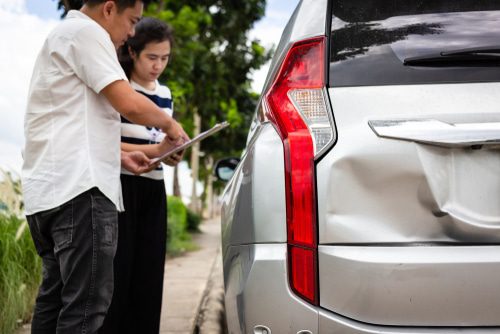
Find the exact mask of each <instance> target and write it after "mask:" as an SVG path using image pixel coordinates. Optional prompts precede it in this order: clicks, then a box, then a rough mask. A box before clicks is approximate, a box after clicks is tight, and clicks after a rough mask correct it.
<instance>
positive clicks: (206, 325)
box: [17, 218, 224, 334]
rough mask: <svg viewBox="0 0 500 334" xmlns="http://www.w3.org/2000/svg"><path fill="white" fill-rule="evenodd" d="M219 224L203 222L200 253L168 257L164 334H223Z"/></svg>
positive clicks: (23, 330) (26, 329)
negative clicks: (221, 322)
mask: <svg viewBox="0 0 500 334" xmlns="http://www.w3.org/2000/svg"><path fill="white" fill-rule="evenodd" d="M219 222H220V220H219V218H216V219H211V220H205V221H203V223H202V224H201V225H200V229H201V231H202V233H200V234H195V235H194V237H193V239H194V242H195V243H196V244H197V245H198V246H199V249H198V250H197V251H193V252H189V253H186V254H185V255H182V256H179V257H175V258H169V257H168V254H167V261H166V263H165V279H164V282H163V307H162V313H161V325H160V333H161V334H170V333H172V334H180V333H183V334H193V333H199V334H219V333H223V332H224V331H223V330H222V329H221V327H220V321H219V320H220V319H219V318H220V317H219V316H220V315H221V314H223V312H224V309H223V307H222V303H221V298H222V297H221V295H222V293H223V288H222V286H223V284H222V269H221V268H222V267H221V256H220V223H219ZM214 294H215V295H216V296H214ZM214 299H215V301H214ZM214 305H215V306H214ZM214 312H216V313H217V314H215V315H214ZM200 315H201V316H200ZM30 332H31V326H30V325H29V324H27V325H24V326H23V327H22V328H21V329H20V330H19V331H18V332H17V334H29V333H30Z"/></svg>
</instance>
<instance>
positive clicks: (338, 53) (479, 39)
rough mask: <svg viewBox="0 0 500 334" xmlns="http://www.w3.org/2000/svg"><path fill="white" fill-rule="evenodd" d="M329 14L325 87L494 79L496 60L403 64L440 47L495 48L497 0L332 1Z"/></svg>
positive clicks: (498, 77) (499, 42)
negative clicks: (439, 64) (330, 14)
mask: <svg viewBox="0 0 500 334" xmlns="http://www.w3.org/2000/svg"><path fill="white" fill-rule="evenodd" d="M332 13H333V17H332V34H331V43H330V45H331V46H330V85H331V86H363V85H398V84H423V83H456V82H484V81H500V61H499V62H498V64H496V63H494V62H488V63H485V64H479V63H474V62H470V63H462V62H460V63H459V64H457V63H454V64H452V65H447V66H443V65H442V64H441V66H436V65H435V64H433V65H432V66H429V65H426V66H405V65H404V64H403V61H404V60H405V59H407V58H411V57H420V56H425V55H431V54H440V52H443V51H453V50H460V49H466V48H475V47H485V46H497V47H500V1H498V0H497V1H491V0H489V1H479V0H477V1H464V0H447V1H443V0H427V1H408V0H392V1H391V0H340V1H339V0H333V10H332ZM499 56H500V54H499Z"/></svg>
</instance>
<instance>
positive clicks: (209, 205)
mask: <svg viewBox="0 0 500 334" xmlns="http://www.w3.org/2000/svg"><path fill="white" fill-rule="evenodd" d="M213 166H214V158H212V156H209V157H208V158H207V171H208V176H207V184H206V187H207V188H206V191H207V196H206V198H205V207H206V216H207V218H213V217H214V205H213V204H214V188H213V183H214V176H213V174H212V168H213Z"/></svg>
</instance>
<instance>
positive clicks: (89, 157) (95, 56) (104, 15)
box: [22, 0, 187, 334]
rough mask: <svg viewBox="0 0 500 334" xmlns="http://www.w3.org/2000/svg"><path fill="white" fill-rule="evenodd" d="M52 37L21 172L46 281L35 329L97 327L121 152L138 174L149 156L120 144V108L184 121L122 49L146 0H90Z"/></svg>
mask: <svg viewBox="0 0 500 334" xmlns="http://www.w3.org/2000/svg"><path fill="white" fill-rule="evenodd" d="M83 2H84V5H83V7H82V8H81V10H80V11H70V12H69V13H68V15H67V17H66V19H65V20H64V21H63V22H61V24H60V25H59V26H58V27H57V28H55V29H54V30H53V31H52V32H51V33H50V34H49V36H48V37H47V40H46V41H45V44H44V45H43V47H42V50H41V51H40V54H39V55H38V58H37V61H36V64H35V68H34V70H33V75H32V79H31V84H30V89H29V94H28V104H27V110H26V118H25V137H26V146H25V154H24V165H23V171H22V183H23V193H24V201H25V209H26V215H27V219H28V223H29V226H30V231H31V234H32V237H33V241H34V243H35V247H36V249H37V252H38V253H39V255H40V256H41V257H42V260H43V282H42V285H41V287H40V291H39V294H38V297H37V301H36V306H35V312H34V316H33V322H32V333H68V334H69V333H71V334H75V333H82V334H83V333H89V334H90V333H97V331H98V329H99V327H100V326H101V325H102V322H103V319H104V316H105V315H106V312H107V309H108V306H109V303H110V301H111V296H112V293H113V256H114V253H115V250H116V239H117V210H123V207H122V203H121V189H120V160H121V161H122V163H123V165H124V167H127V168H129V169H131V170H132V171H133V172H135V173H140V172H141V171H144V170H145V169H147V167H146V165H147V158H146V157H145V156H141V155H140V154H128V153H121V152H120V114H121V115H122V116H123V117H125V118H127V119H129V120H130V121H132V122H134V123H137V124H143V125H148V126H156V127H159V128H161V129H162V130H163V131H164V132H165V134H166V136H167V139H166V141H167V142H164V143H163V144H162V145H163V146H165V145H166V144H167V145H177V144H179V143H180V142H182V141H183V140H185V139H186V138H187V136H186V134H185V132H184V131H183V130H182V128H181V127H180V125H179V124H178V123H177V122H176V121H175V120H173V119H172V118H171V117H170V116H168V115H167V114H165V113H164V112H163V111H161V110H160V109H159V108H158V107H157V106H156V105H155V104H154V103H152V102H151V101H150V100H149V99H147V98H146V97H144V96H143V95H141V94H139V93H137V92H135V91H134V90H133V89H132V88H131V86H130V84H129V83H128V81H127V77H126V75H125V73H123V70H122V68H121V66H120V64H119V62H118V59H117V55H116V49H117V48H118V47H119V46H121V45H122V44H123V43H124V42H125V41H126V40H127V39H128V37H130V36H132V35H133V34H134V26H135V24H136V23H137V22H138V21H139V20H140V18H141V16H142V10H143V1H142V0H112V1H106V0H87V1H85V0H84V1H83Z"/></svg>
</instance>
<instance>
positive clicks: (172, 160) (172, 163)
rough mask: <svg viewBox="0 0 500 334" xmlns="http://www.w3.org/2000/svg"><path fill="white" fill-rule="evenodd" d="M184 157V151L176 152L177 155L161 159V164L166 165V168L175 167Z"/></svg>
mask: <svg viewBox="0 0 500 334" xmlns="http://www.w3.org/2000/svg"><path fill="white" fill-rule="evenodd" d="M183 156H184V150H182V151H180V152H177V153H174V154H172V155H170V156H168V157H166V158H165V159H163V160H162V161H161V162H163V163H164V164H166V165H168V166H172V167H174V166H176V165H177V164H178V163H179V162H181V161H182V157H183Z"/></svg>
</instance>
